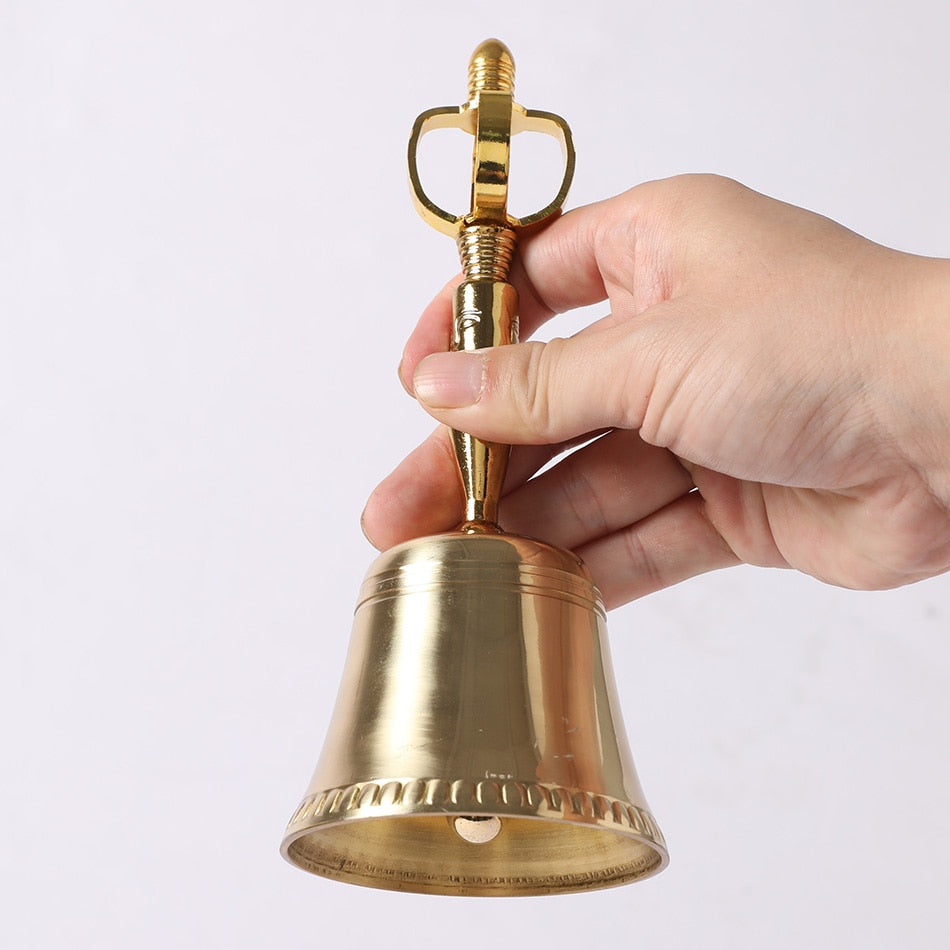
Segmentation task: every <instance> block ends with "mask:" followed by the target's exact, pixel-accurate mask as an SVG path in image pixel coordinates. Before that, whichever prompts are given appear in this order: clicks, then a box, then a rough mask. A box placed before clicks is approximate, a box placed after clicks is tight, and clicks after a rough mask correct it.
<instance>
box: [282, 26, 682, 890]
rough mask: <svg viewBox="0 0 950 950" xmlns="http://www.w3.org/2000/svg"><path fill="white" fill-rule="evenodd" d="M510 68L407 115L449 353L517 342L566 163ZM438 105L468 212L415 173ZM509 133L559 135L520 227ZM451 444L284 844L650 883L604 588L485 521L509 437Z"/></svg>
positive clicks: (370, 604) (485, 871) (656, 844)
mask: <svg viewBox="0 0 950 950" xmlns="http://www.w3.org/2000/svg"><path fill="white" fill-rule="evenodd" d="M513 77H514V64H513V62H512V60H511V54H510V53H509V52H508V51H507V49H506V48H505V47H504V46H503V45H502V44H500V43H498V41H495V40H489V41H486V42H485V43H483V44H482V45H481V46H480V47H479V48H478V49H477V50H476V52H475V54H474V56H473V58H472V62H471V65H470V69H469V91H470V100H469V102H468V103H467V104H465V105H464V106H462V107H457V108H446V109H436V110H430V111H429V112H427V113H423V115H422V116H420V117H419V119H418V120H417V122H416V126H415V128H414V130H413V134H412V137H411V139H410V179H411V182H412V186H413V190H414V193H415V197H416V201H417V205H418V207H419V208H420V210H421V211H422V213H423V215H424V217H426V219H427V220H429V221H430V223H433V224H435V225H436V226H437V227H439V229H440V230H445V231H449V232H450V233H454V234H455V236H456V237H457V239H458V242H459V247H460V251H461V257H462V263H463V268H464V272H465V280H464V281H463V283H462V284H461V285H460V287H459V289H458V291H457V293H456V298H455V306H454V312H455V330H454V340H453V347H454V348H457V349H476V348H479V347H483V346H491V345H503V344H505V343H510V342H513V341H514V339H515V337H516V334H517V295H516V293H515V291H514V288H513V287H512V286H511V285H510V284H508V283H507V282H506V280H505V277H506V275H507V267H508V264H509V262H510V260H511V256H512V254H513V253H514V249H515V240H516V229H518V228H520V227H523V226H526V225H528V224H531V223H534V222H535V221H540V220H542V219H543V218H544V217H547V216H548V215H550V214H552V213H553V212H554V211H555V210H556V209H557V208H558V207H559V206H560V204H561V202H562V201H563V198H564V195H565V194H566V192H567V186H568V185H569V183H570V177H571V173H572V170H573V148H572V145H571V138H570V132H569V130H568V129H567V126H566V124H565V123H564V121H563V120H562V119H560V118H559V117H557V116H552V115H551V114H550V113H531V112H528V111H527V110H524V109H522V107H521V106H518V105H517V104H516V103H514V100H513ZM449 118H453V120H454V121H457V122H458V124H459V125H460V126H461V127H462V128H465V129H467V130H468V131H470V132H472V133H473V134H474V135H475V139H476V144H475V156H474V163H473V188H472V210H471V212H470V214H468V215H466V216H464V217H453V216H451V215H449V214H447V213H446V212H444V211H442V210H441V209H439V208H438V207H436V206H435V205H434V204H433V203H432V202H430V201H429V199H428V198H427V197H426V196H425V194H424V192H423V191H422V189H421V185H420V184H419V181H418V175H417V174H416V166H415V148H416V146H417V144H418V140H419V138H420V137H421V135H422V134H424V133H425V132H426V131H427V130H428V128H429V127H444V126H445V125H446V124H448V119H449ZM433 123H435V126H433ZM523 129H532V130H534V131H545V132H549V133H550V134H554V135H556V136H557V137H558V138H559V140H560V141H561V143H562V146H563V147H564V151H565V154H566V157H567V161H566V172H565V177H564V183H563V185H562V187H561V190H560V192H559V194H558V196H557V197H556V198H555V200H554V202H552V203H551V205H549V206H548V207H547V208H545V209H543V210H542V211H541V212H539V213H538V214H537V215H532V216H529V218H527V219H515V218H512V217H510V216H508V215H507V212H506V210H505V203H504V197H505V193H506V191H505V189H506V186H507V170H508V138H509V136H510V134H513V132H516V131H521V130H523ZM454 439H455V449H456V456H457V458H458V461H459V469H460V472H461V474H462V483H463V488H464V490H465V496H466V518H465V521H464V522H463V524H462V525H461V526H460V528H459V529H458V530H456V531H453V532H449V533H447V534H443V535H437V536H434V537H426V538H421V539H417V540H413V541H409V542H406V543H404V544H402V545H399V546H397V547H395V548H393V549H391V550H389V551H387V552H385V553H383V554H381V555H380V556H379V557H378V558H377V559H376V561H375V562H374V563H373V565H372V566H371V567H370V569H369V572H368V573H367V575H366V579H365V581H364V583H363V586H362V588H361V590H360V594H359V600H358V603H357V607H356V613H355V620H354V627H353V633H352V639H351V642H350V649H349V654H348V657H347V660H346V666H345V669H344V673H343V680H342V684H341V687H340V693H339V696H338V699H337V704H336V708H335V711H334V713H333V718H332V722H331V725H330V729H329V732H328V736H327V739H326V742H325V745H324V748H323V752H322V754H321V756H320V760H319V762H318V764H317V768H316V771H315V772H314V775H313V779H312V781H311V783H310V786H309V787H308V789H307V792H306V794H305V795H304V798H303V801H302V802H301V804H300V806H299V807H298V808H297V810H296V812H295V813H294V815H293V817H292V818H291V820H290V824H289V825H288V827H287V832H286V835H285V837H284V841H283V845H282V849H281V850H282V853H283V854H284V856H285V857H286V858H287V859H288V860H290V861H291V862H292V863H294V864H296V865H298V866H299V867H301V868H303V869H304V870H307V871H311V872H313V873H315V874H320V875H323V876H325V877H329V878H334V879H336V880H341V881H348V882H351V883H355V884H363V885H368V886H371V887H381V888H387V889H391V890H403V891H417V892H423V893H430V894H455V895H488V896H506V895H530V894H549V893H561V892H567V891H578V890H590V889H594V888H600V887H607V886H611V885H615V884H622V883H625V882H628V881H633V880H637V879H639V878H643V877H646V876H648V875H650V874H654V873H656V872H657V871H659V870H661V869H662V868H663V867H665V865H666V863H667V860H668V858H667V852H666V845H665V843H664V840H663V836H662V834H661V833H660V830H659V828H658V827H657V824H656V821H655V820H654V818H653V816H652V815H651V813H650V810H649V808H648V806H647V804H646V801H645V799H644V795H643V791H642V789H641V787H640V783H639V781H638V779H637V775H636V772H635V770H634V767H633V762H632V758H631V755H630V752H629V748H628V744H627V739H626V735H625V732H624V728H623V722H622V718H621V715H620V710H619V705H618V702H617V698H616V691H615V686H614V681H613V674H612V672H611V666H610V659H609V655H608V651H607V642H606V622H605V614H604V607H603V603H602V601H601V598H600V594H599V593H598V591H597V589H596V587H595V586H594V584H593V582H592V580H591V577H590V574H589V572H588V570H587V568H586V567H585V566H584V565H583V563H582V562H581V561H580V560H579V559H578V558H577V557H576V556H575V555H573V554H571V553H570V552H568V551H564V550H561V549H559V548H555V547H552V546H551V545H548V544H544V543H542V542H539V541H534V540H530V539H528V538H522V537H516V536H513V535H510V534H506V533H504V532H503V531H501V529H500V528H498V526H497V523H496V521H497V500H498V497H499V495H500V490H501V484H502V481H503V478H504V470H505V467H506V464H507V455H508V447H507V446H501V445H497V444H493V443H483V442H480V441H479V440H477V439H474V438H472V437H471V436H468V435H466V434H465V433H458V432H457V433H454Z"/></svg>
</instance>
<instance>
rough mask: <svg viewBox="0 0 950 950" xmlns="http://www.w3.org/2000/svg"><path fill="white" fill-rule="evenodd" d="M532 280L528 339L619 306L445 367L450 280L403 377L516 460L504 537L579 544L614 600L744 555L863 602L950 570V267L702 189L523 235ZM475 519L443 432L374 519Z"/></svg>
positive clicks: (373, 532) (456, 422) (524, 267)
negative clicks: (565, 315) (558, 317)
mask: <svg viewBox="0 0 950 950" xmlns="http://www.w3.org/2000/svg"><path fill="white" fill-rule="evenodd" d="M512 282H513V283H514V284H515V285H516V286H517V287H518V289H519V291H520V299H521V326H522V335H523V336H526V335H529V334H530V333H531V332H532V331H534V330H535V329H536V328H537V327H539V326H540V325H541V324H543V323H544V322H546V321H547V320H549V319H550V318H551V317H552V316H554V315H555V314H556V313H559V312H563V311H565V310H569V309H571V308H575V307H579V306H584V305H587V304H592V303H596V302H598V301H601V300H604V299H607V300H609V302H610V308H611V309H610V313H609V315H608V316H605V317H604V318H603V319H601V320H599V321H597V322H596V323H594V324H592V325H591V326H589V327H587V328H585V329H584V330H583V331H581V332H580V333H578V334H576V335H575V336H573V337H571V338H570V339H567V340H553V341H551V342H549V343H546V344H543V343H538V342H526V343H520V344H516V345H513V346H507V347H498V348H495V349H491V350H482V351H476V352H474V353H445V352H442V351H445V350H446V349H447V348H448V339H449V327H450V323H451V295H452V287H453V286H454V282H453V283H450V284H449V285H447V287H446V288H445V289H443V291H442V292H441V293H440V294H439V295H438V296H437V297H436V298H435V300H434V301H433V302H432V303H431V304H430V305H429V307H428V308H427V309H426V310H425V312H424V313H423V316H422V319H421V320H420V322H419V325H418V326H417V327H416V329H415V331H414V332H413V334H412V336H411V337H410V339H409V342H408V344H407V346H406V350H405V353H404V356H403V362H402V364H401V369H400V372H401V376H402V378H403V380H404V384H405V385H406V386H407V388H408V389H409V390H410V391H411V392H413V393H414V394H415V395H416V397H417V398H418V399H419V401H420V403H421V404H422V406H423V407H424V408H425V409H426V410H427V411H428V412H429V413H430V414H431V415H432V416H433V417H434V418H436V419H437V420H438V421H439V422H441V423H444V424H445V425H446V426H451V427H453V428H456V429H460V430H463V431H467V432H471V433H473V434H474V435H476V436H478V437H480V438H484V439H487V440H493V441H499V442H506V443H512V444H513V445H515V449H514V450H513V453H512V460H511V465H510V467H509V475H508V480H507V483H506V494H505V498H504V499H503V502H502V524H503V526H504V527H505V528H506V529H507V530H511V531H514V532H516V533H519V534H525V535H528V536H532V537H537V538H541V539H543V540H546V541H548V542H550V543H553V544H556V545H559V546H561V547H567V548H570V549H573V550H575V551H576V552H577V553H578V554H579V555H580V556H581V557H582V558H583V559H584V560H585V561H586V562H587V564H588V566H589V567H590V569H591V571H592V573H593V575H594V578H595V580H596V581H597V583H598V585H599V586H600V588H601V591H602V592H603V594H604V599H605V602H606V603H607V605H608V606H616V605H617V604H620V603H624V602H626V601H628V600H631V599H633V598H635V597H638V596H641V595H643V594H645V593H648V592H650V591H653V590H657V589H659V588H662V587H666V586H669V585H671V584H673V583H676V582H678V581H681V580H684V579H686V578H688V577H691V576H693V575H695V574H698V573H701V572H703V571H708V570H713V569H716V568H719V567H725V566H729V565H732V564H736V563H740V562H746V563H749V564H756V565H762V566H772V567H792V568H797V569H798V570H801V571H804V572H806V573H808V574H811V575H813V576H815V577H817V578H820V579H822V580H824V581H828V582H830V583H834V584H839V585H842V586H846V587H854V588H864V589H871V588H883V587H892V586H898V585H900V584H904V583H909V582H912V581H915V580H919V579H922V578H924V577H929V576H932V575H934V574H937V573H940V572H942V571H945V570H947V569H948V568H950V262H948V261H938V260H933V259H926V258H920V257H915V256H912V255H908V254H903V253H899V252H897V251H893V250H889V249H887V248H884V247H881V246H879V245H876V244H873V243H871V242H870V241H867V240H865V239H864V238H861V237H859V236H858V235H856V234H854V233H852V232H850V231H848V230H846V229H845V228H843V227H841V226H839V225H837V224H835V223H833V222H831V221H829V220H828V219H826V218H822V217H820V216H818V215H815V214H812V213H810V212H807V211H804V210H802V209H800V208H795V207H792V206H790V205H786V204H783V203H781V202H778V201H775V200H773V199H770V198H766V197H764V196H762V195H759V194H757V193H755V192H753V191H750V190H749V189H746V188H744V187H742V186H741V185H738V184H737V183H735V182H732V181H728V180H726V179H721V178H716V177H712V176H686V177H682V178H674V179H669V180H666V181H660V182H651V183H649V184H645V185H641V186H638V187H636V188H634V189H632V190H631V191H629V192H627V193H626V194H624V195H621V196H619V197H617V198H613V199H610V200H608V201H604V202H601V203H599V204H595V205H590V206H588V207H585V208H581V209H578V210H576V211H573V212H571V213H569V214H567V215H564V216H563V217H562V218H560V219H558V220H557V221H555V222H554V223H553V224H552V225H550V226H549V227H548V228H546V229H545V230H543V231H541V232H540V233H539V234H537V235H534V236H532V237H530V238H528V239H526V240H524V241H523V243H522V245H521V247H520V261H519V264H518V265H516V267H515V269H514V272H513V275H512ZM593 433H600V435H599V437H598V438H596V439H595V440H594V441H593V442H590V443H589V444H585V445H584V446H583V447H582V448H580V449H578V450H576V451H574V452H573V453H571V454H568V455H566V456H565V457H564V458H563V459H561V460H560V461H559V462H558V463H557V464H556V465H554V466H553V467H551V468H549V469H548V470H546V471H544V472H543V473H542V474H540V475H538V476H537V477H534V478H532V476H533V475H534V474H535V472H537V471H538V469H539V468H541V467H542V466H543V465H545V463H547V462H548V461H549V460H550V459H552V458H553V457H555V456H556V455H558V454H559V453H560V452H562V451H563V450H564V449H565V448H567V447H571V446H573V445H577V444H578V443H579V442H586V441H587V440H588V439H589V438H590V436H591V434H593ZM461 512H462V496H461V492H460V488H459V482H458V475H457V471H456V462H455V457H454V453H453V451H452V448H451V444H450V440H449V438H448V432H447V430H446V429H444V428H440V429H439V430H437V431H436V432H435V433H433V435H432V436H431V437H430V438H429V439H428V440H427V441H426V442H424V443H423V444H422V445H421V446H420V447H419V448H417V449H416V450H415V451H414V452H413V453H412V454H410V455H409V456H408V457H407V458H406V459H405V460H404V461H403V462H402V464H401V465H399V466H398V467H397V468H396V470H395V471H394V472H393V473H392V474H391V475H390V476H389V477H388V478H386V479H385V480H384V481H383V482H382V483H381V484H380V485H379V486H378V487H377V489H376V490H375V492H374V493H373V495H372V496H371V498H370V499H369V502H368V504H367V507H366V510H365V512H364V516H363V524H364V530H365V531H366V534H367V536H368V537H369V538H370V539H371V540H372V541H373V542H374V543H375V544H376V545H377V546H378V547H380V548H387V547H389V546H391V545H393V544H395V543H397V542H399V541H402V540H406V539H408V538H410V537H414V536H417V535H422V534H431V533H436V532H438V531H443V530H447V529H451V528H453V527H455V526H456V525H457V524H458V522H459V521H460V520H461Z"/></svg>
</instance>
